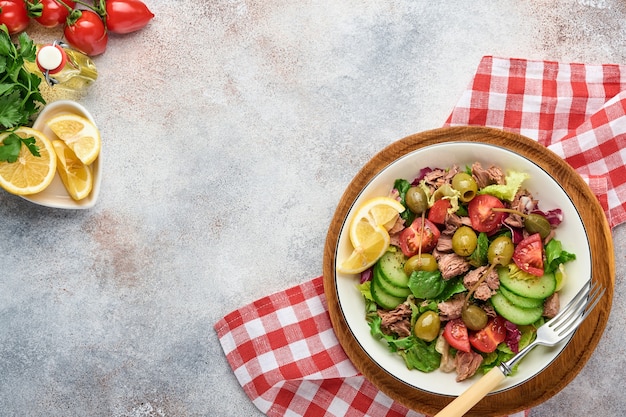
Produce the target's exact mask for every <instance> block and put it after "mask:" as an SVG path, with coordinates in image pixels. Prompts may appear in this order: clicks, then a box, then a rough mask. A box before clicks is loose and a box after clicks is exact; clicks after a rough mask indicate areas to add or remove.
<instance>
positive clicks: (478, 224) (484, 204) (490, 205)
mask: <svg viewBox="0 0 626 417" xmlns="http://www.w3.org/2000/svg"><path fill="white" fill-rule="evenodd" d="M494 208H504V204H502V201H500V199H499V198H497V197H494V196H492V195H489V194H481V195H477V196H476V197H474V198H473V199H472V201H470V203H469V204H468V205H467V212H468V214H469V217H470V220H471V222H472V229H474V230H476V231H477V232H485V233H489V232H493V231H494V230H496V229H497V228H498V226H499V225H500V223H502V218H503V217H504V213H503V212H499V211H493V210H492V209H494Z"/></svg>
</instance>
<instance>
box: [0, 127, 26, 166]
mask: <svg viewBox="0 0 626 417" xmlns="http://www.w3.org/2000/svg"><path fill="white" fill-rule="evenodd" d="M21 139H22V138H20V137H19V136H17V135H16V134H15V133H11V134H9V136H7V137H6V138H5V139H4V141H3V142H2V143H3V146H0V161H7V162H15V161H17V157H18V156H19V154H20V148H21V147H22V140H21Z"/></svg>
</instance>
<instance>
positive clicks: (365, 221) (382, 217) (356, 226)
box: [350, 197, 404, 248]
mask: <svg viewBox="0 0 626 417" xmlns="http://www.w3.org/2000/svg"><path fill="white" fill-rule="evenodd" d="M403 211H404V206H403V205H402V203H400V202H399V201H398V200H396V199H394V198H391V197H374V198H371V199H369V200H367V201H365V202H364V203H363V204H361V206H360V207H359V208H358V209H357V211H356V213H355V214H354V217H353V219H352V222H351V223H350V241H351V242H352V246H354V247H355V248H357V247H359V246H362V242H363V241H365V240H367V239H369V236H370V234H371V233H372V232H373V231H374V230H375V228H376V227H378V226H380V227H383V228H385V230H389V229H391V228H392V227H393V225H394V224H395V222H396V220H397V219H398V216H399V214H400V213H402V212H403Z"/></svg>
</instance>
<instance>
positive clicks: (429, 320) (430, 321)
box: [413, 310, 441, 342]
mask: <svg viewBox="0 0 626 417" xmlns="http://www.w3.org/2000/svg"><path fill="white" fill-rule="evenodd" d="M440 328H441V320H440V319H439V315H438V314H437V313H435V312H434V311H430V310H429V311H426V312H424V313H422V315H421V316H419V317H418V319H417V321H416V322H415V327H414V328H413V332H414V333H415V336H417V337H419V338H420V339H422V340H424V341H426V342H432V341H433V340H435V338H436V337H437V336H439V329H440Z"/></svg>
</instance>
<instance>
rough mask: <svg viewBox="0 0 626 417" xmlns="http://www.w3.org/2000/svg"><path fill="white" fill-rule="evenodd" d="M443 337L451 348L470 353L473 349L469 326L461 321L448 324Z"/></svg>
mask: <svg viewBox="0 0 626 417" xmlns="http://www.w3.org/2000/svg"><path fill="white" fill-rule="evenodd" d="M443 337H444V339H446V342H448V344H449V345H450V346H452V347H453V348H455V349H457V350H460V351H463V352H469V351H470V350H471V349H472V348H471V346H470V342H469V335H468V332H467V326H466V325H465V323H463V320H461V319H453V320H450V321H449V322H448V323H446V327H444V329H443Z"/></svg>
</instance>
